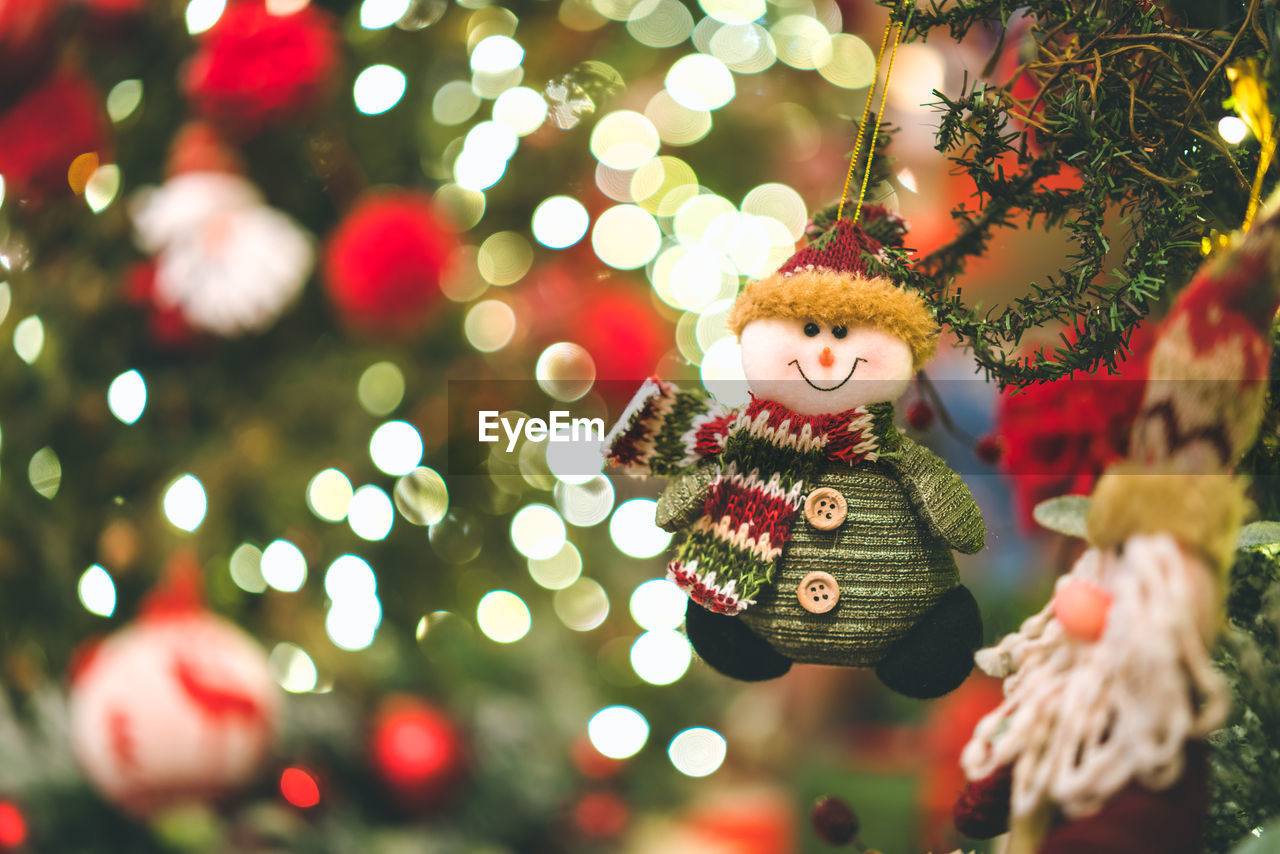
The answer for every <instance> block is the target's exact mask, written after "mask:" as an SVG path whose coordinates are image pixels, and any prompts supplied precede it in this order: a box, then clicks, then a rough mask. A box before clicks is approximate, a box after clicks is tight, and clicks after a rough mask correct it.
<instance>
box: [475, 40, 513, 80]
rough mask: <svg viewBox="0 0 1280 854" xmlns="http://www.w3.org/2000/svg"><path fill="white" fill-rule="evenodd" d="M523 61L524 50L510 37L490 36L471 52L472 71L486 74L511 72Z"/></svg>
mask: <svg viewBox="0 0 1280 854" xmlns="http://www.w3.org/2000/svg"><path fill="white" fill-rule="evenodd" d="M523 61H524V48H522V47H521V46H520V43H519V42H517V41H516V40H515V39H513V38H511V37H510V36H501V35H494V36H488V37H486V38H484V39H481V40H480V42H479V43H478V44H477V45H476V46H475V49H474V50H473V51H471V69H472V70H473V71H479V72H484V73H486V74H500V73H502V72H504V71H511V70H512V69H514V68H515V67H516V66H518V65H519V64H520V63H521V62H523Z"/></svg>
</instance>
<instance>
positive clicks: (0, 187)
mask: <svg viewBox="0 0 1280 854" xmlns="http://www.w3.org/2000/svg"><path fill="white" fill-rule="evenodd" d="M3 207H4V176H3V175H0V208H3ZM3 266H5V265H4V264H3V263H0V267H3Z"/></svg>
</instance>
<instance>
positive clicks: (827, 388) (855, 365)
mask: <svg viewBox="0 0 1280 854" xmlns="http://www.w3.org/2000/svg"><path fill="white" fill-rule="evenodd" d="M865 361H866V359H864V358H862V357H861V356H858V357H857V358H856V359H854V360H853V367H851V368H850V369H849V373H848V374H847V375H846V376H845V378H844V379H842V380H840V382H838V383H836V384H835V385H832V386H825V387H824V386H820V385H815V384H814V382H813V380H811V379H809V378H808V377H807V376H805V373H804V368H802V367H800V360H799V359H792V360H791V361H790V362H788V363H787V364H788V365H795V366H796V370H797V371H799V372H800V376H801V377H802V378H803V379H804V381H805V382H807V383H808V384H809V387H810V388H816V389H817V390H818V391H835V390H836V389H838V388H840V386H842V385H844V384H845V383H847V382H848V381H849V378H850V377H852V376H853V372H854V371H856V370H858V363H859V362H865Z"/></svg>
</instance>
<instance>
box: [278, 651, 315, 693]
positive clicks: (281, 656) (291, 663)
mask: <svg viewBox="0 0 1280 854" xmlns="http://www.w3.org/2000/svg"><path fill="white" fill-rule="evenodd" d="M267 668H268V669H269V670H270V671H271V677H272V678H273V679H275V680H276V684H277V685H279V686H280V687H281V688H283V689H284V690H286V691H288V692H289V693H290V694H305V693H306V692H308V691H314V690H315V689H316V682H317V681H318V679H319V674H318V673H317V672H316V663H315V662H314V661H312V660H311V656H309V655H307V653H306V650H304V649H303V648H302V647H300V646H297V645H296V644H291V643H288V642H281V643H278V644H276V645H275V646H274V647H273V648H272V649H271V655H270V656H269V657H268V658H267Z"/></svg>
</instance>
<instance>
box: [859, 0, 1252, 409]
mask: <svg viewBox="0 0 1280 854" xmlns="http://www.w3.org/2000/svg"><path fill="white" fill-rule="evenodd" d="M880 2H881V4H882V5H886V6H893V7H896V6H897V5H898V4H897V3H896V2H892V0H880ZM1222 5H1226V6H1227V7H1228V8H1227V9H1226V10H1225V13H1224V14H1225V17H1223V18H1222V19H1220V20H1217V21H1214V22H1213V25H1212V26H1203V27H1200V26H1192V25H1190V24H1185V23H1183V22H1182V19H1181V18H1179V16H1177V15H1175V14H1173V13H1172V12H1170V13H1168V14H1167V15H1166V13H1165V12H1163V11H1161V10H1160V9H1159V8H1157V7H1156V6H1155V5H1154V4H1143V3H1135V2H1132V0H1093V2H1089V3H1083V4H1082V3H1075V2H1065V0H1033V2H1029V3H1027V2H1022V0H1017V2H1015V0H965V1H964V2H959V3H946V4H944V3H940V2H937V0H934V1H933V2H932V3H931V5H930V7H929V9H927V10H915V12H914V14H912V15H910V18H909V21H908V23H907V37H908V38H917V39H925V38H927V37H928V36H929V35H931V34H933V33H935V32H938V31H946V32H947V33H948V34H949V35H950V36H952V37H954V38H962V37H964V36H966V35H969V34H970V31H971V30H974V29H975V28H977V29H980V28H982V27H984V26H986V25H987V24H989V23H990V22H994V21H1000V22H1005V23H1009V22H1010V18H1011V16H1012V15H1013V13H1014V11H1015V10H1025V11H1026V12H1027V13H1028V14H1029V15H1031V16H1033V17H1034V24H1033V25H1032V26H1031V29H1030V36H1029V37H1030V38H1034V39H1035V41H1036V44H1037V47H1036V56H1035V58H1034V59H1032V60H1030V61H1028V62H1026V63H1024V64H1022V65H1021V66H1019V67H1018V68H1017V70H1016V71H1015V72H1014V73H1013V74H1012V75H1011V76H1010V79H1009V80H1003V81H997V82H996V83H994V84H993V83H988V82H985V81H982V80H977V79H973V80H967V81H966V83H965V84H964V86H962V88H961V91H960V92H959V93H958V94H955V95H946V94H943V93H941V92H935V95H937V97H938V99H939V103H938V106H939V107H940V109H941V111H942V115H941V120H940V125H939V130H938V137H937V148H938V150H939V151H941V152H944V153H946V154H947V155H948V156H949V158H950V159H951V160H952V162H953V163H955V165H956V167H957V168H958V169H960V170H961V171H963V172H964V173H965V174H966V175H967V176H968V177H969V178H970V179H971V180H972V182H973V186H974V198H973V201H972V202H971V203H962V204H961V205H959V206H957V207H956V208H955V209H954V210H953V211H952V212H951V214H952V218H953V219H954V221H955V223H956V225H957V226H958V233H957V234H956V236H955V237H954V238H953V239H952V240H951V241H950V242H948V243H947V244H945V245H944V246H942V247H940V248H938V249H936V250H934V251H933V252H930V253H929V254H928V255H925V256H924V257H922V258H920V259H919V260H918V261H917V262H916V264H915V265H914V269H913V271H912V273H911V275H910V279H911V283H912V284H913V285H914V286H916V287H918V288H920V289H922V290H923V291H924V292H925V293H927V294H928V299H929V301H930V302H931V303H932V304H933V306H934V307H935V309H936V310H937V312H938V317H939V319H940V320H941V321H943V322H944V323H945V324H947V325H949V326H950V327H951V329H952V331H953V332H954V333H955V334H956V336H957V338H958V339H959V340H960V341H962V342H964V343H965V344H966V345H967V346H968V347H970V348H971V349H972V350H973V353H974V356H975V358H976V360H977V362H978V364H979V366H980V367H981V369H982V371H983V372H984V373H985V374H986V375H987V376H988V377H989V378H992V379H994V380H996V381H997V382H999V383H1000V384H1001V385H1002V386H1004V385H1012V386H1016V387H1021V386H1024V385H1028V384H1031V383H1034V382H1041V381H1047V380H1053V379H1056V378H1058V377H1062V376H1065V375H1068V374H1070V373H1072V372H1074V371H1093V370H1096V369H1098V368H1100V367H1101V368H1106V369H1108V370H1111V369H1113V368H1114V367H1115V362H1116V359H1117V357H1118V355H1119V354H1120V353H1121V352H1122V351H1123V350H1124V348H1125V347H1126V346H1127V344H1128V340H1129V336H1130V334H1131V333H1132V330H1133V328H1134V326H1135V325H1136V324H1138V323H1139V322H1141V320H1142V319H1143V318H1144V317H1145V316H1146V315H1147V314H1148V313H1149V312H1150V311H1151V309H1152V308H1153V306H1154V305H1155V304H1156V303H1157V301H1158V300H1160V299H1161V297H1162V296H1164V295H1166V294H1167V293H1169V292H1171V291H1173V290H1176V289H1178V288H1179V287H1181V286H1182V285H1183V284H1185V283H1186V281H1187V280H1188V279H1189V278H1190V276H1191V274H1192V273H1193V272H1194V271H1195V269H1196V267H1197V266H1198V265H1199V263H1200V256H1199V252H1198V246H1199V243H1200V238H1201V236H1202V234H1203V233H1204V232H1205V231H1206V230H1207V229H1208V228H1214V229H1217V230H1219V231H1229V230H1231V229H1233V228H1236V227H1238V226H1239V224H1240V219H1241V218H1242V216H1243V213H1244V210H1245V206H1246V202H1247V199H1248V190H1249V182H1250V179H1251V176H1252V172H1253V170H1254V167H1255V166H1256V162H1257V154H1256V151H1255V150H1254V149H1252V148H1249V147H1247V146H1242V147H1240V148H1238V149H1233V148H1231V147H1230V146H1228V145H1227V144H1226V143H1225V142H1224V141H1223V140H1222V139H1221V137H1220V136H1219V135H1218V133H1217V130H1216V125H1217V122H1218V119H1219V118H1220V117H1221V115H1222V109H1221V107H1220V105H1221V103H1222V102H1223V100H1224V99H1225V98H1226V97H1227V96H1228V94H1229V90H1228V84H1227V80H1226V75H1225V73H1224V69H1225V67H1226V65H1227V64H1228V63H1229V62H1231V61H1233V60H1236V59H1240V58H1243V57H1263V58H1266V57H1269V56H1270V51H1271V43H1272V41H1273V39H1274V34H1275V29H1274V21H1273V15H1272V11H1273V10H1272V9H1271V6H1270V4H1260V3H1259V2H1258V0H1250V1H1249V2H1244V0H1238V2H1233V3H1226V4H1222ZM1262 5H1266V9H1265V10H1262V9H1261V8H1260V6H1262ZM1015 32H1017V30H1016V29H1014V28H1012V27H1011V29H1010V30H1009V31H1008V32H1007V33H1006V35H1008V34H1010V33H1015ZM1013 48H1014V46H1010V45H1008V44H1006V43H1005V39H1004V37H1002V38H1001V40H1000V43H999V44H998V45H997V46H996V56H993V57H992V62H991V63H990V64H989V65H990V66H992V67H994V65H995V60H996V59H997V58H998V56H999V55H1000V53H1001V52H1002V51H1004V50H1010V49H1013ZM1019 79H1020V80H1021V81H1022V82H1023V83H1024V84H1030V88H1031V90H1032V91H1033V92H1034V93H1035V94H1033V95H1030V96H1026V95H1020V94H1018V92H1019V90H1017V89H1015V83H1016V82H1017V81H1018V80H1019ZM1272 91H1275V87H1274V86H1273V87H1272ZM1024 129H1026V131H1027V132H1024ZM1050 179H1055V180H1053V181H1050ZM1022 223H1036V224H1040V225H1043V226H1045V227H1054V228H1060V229H1062V230H1064V231H1065V232H1066V233H1067V234H1068V235H1069V237H1070V239H1071V241H1072V243H1073V244H1074V250H1073V252H1072V254H1071V256H1070V258H1069V263H1068V264H1067V266H1065V267H1064V268H1063V269H1061V270H1059V271H1057V273H1055V274H1052V275H1049V276H1047V277H1046V279H1045V281H1044V282H1043V283H1036V282H1033V283H1030V284H1029V286H1028V288H1029V293H1028V294H1027V295H1026V296H1022V297H1019V298H1017V299H1015V300H1013V301H1012V302H1011V303H1010V304H1008V305H1006V306H1003V307H999V308H997V307H990V306H983V305H980V304H974V303H970V302H968V301H967V300H966V299H965V298H964V295H963V294H962V293H961V290H960V288H959V287H957V286H956V284H955V281H956V278H957V277H958V276H959V275H960V274H962V273H963V272H964V270H965V267H966V265H967V263H968V261H969V260H970V259H972V258H975V257H979V256H981V255H983V254H984V253H985V252H986V250H987V247H988V246H989V243H990V241H991V239H992V236H993V234H994V233H995V231H996V230H997V229H1000V228H1009V227H1013V226H1015V225H1020V224H1022ZM1117 225H1118V227H1119V228H1120V230H1121V232H1122V233H1121V235H1119V236H1118V237H1117V236H1115V235H1114V234H1113V232H1114V230H1115V227H1116V226H1117ZM1055 325H1062V326H1066V327H1071V328H1073V329H1074V331H1075V336H1074V341H1069V340H1068V338H1067V337H1066V336H1065V335H1064V336H1063V346H1062V347H1058V348H1056V349H1054V351H1053V352H1052V353H1046V352H1045V351H1044V350H1043V349H1040V350H1037V351H1035V352H1032V353H1026V354H1014V353H1013V351H1014V350H1015V348H1016V347H1017V346H1018V344H1019V343H1020V342H1021V341H1022V338H1023V336H1024V335H1025V334H1026V333H1027V332H1028V331H1030V330H1033V329H1037V328H1040V327H1046V326H1050V327H1052V326H1055Z"/></svg>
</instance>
